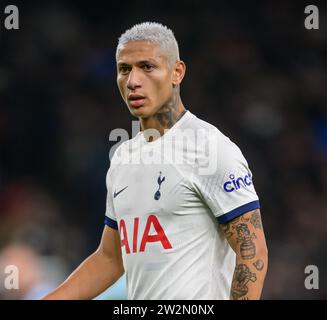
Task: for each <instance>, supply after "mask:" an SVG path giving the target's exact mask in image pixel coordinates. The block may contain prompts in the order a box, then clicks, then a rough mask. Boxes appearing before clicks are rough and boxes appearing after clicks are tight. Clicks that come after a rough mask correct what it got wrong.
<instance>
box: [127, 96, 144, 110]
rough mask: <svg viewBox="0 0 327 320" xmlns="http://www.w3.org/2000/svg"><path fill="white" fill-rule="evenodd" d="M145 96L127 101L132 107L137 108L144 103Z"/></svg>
mask: <svg viewBox="0 0 327 320" xmlns="http://www.w3.org/2000/svg"><path fill="white" fill-rule="evenodd" d="M144 101H145V98H138V99H134V100H129V103H130V104H131V106H132V107H134V108H138V107H141V106H142V105H143V104H144Z"/></svg>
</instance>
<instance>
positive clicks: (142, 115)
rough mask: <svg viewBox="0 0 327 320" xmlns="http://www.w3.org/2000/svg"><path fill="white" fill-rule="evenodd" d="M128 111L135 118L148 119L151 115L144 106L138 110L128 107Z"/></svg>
mask: <svg viewBox="0 0 327 320" xmlns="http://www.w3.org/2000/svg"><path fill="white" fill-rule="evenodd" d="M129 110H130V112H131V114H132V115H133V116H134V117H137V118H149V117H150V116H151V115H152V114H151V112H149V110H148V108H146V107H145V106H141V107H138V108H132V107H130V108H129Z"/></svg>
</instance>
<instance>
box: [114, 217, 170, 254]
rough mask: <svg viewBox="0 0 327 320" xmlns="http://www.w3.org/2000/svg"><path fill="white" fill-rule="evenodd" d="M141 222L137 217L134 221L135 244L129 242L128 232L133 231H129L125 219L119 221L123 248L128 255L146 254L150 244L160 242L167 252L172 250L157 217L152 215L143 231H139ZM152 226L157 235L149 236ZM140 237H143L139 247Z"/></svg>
mask: <svg viewBox="0 0 327 320" xmlns="http://www.w3.org/2000/svg"><path fill="white" fill-rule="evenodd" d="M139 222H140V218H139V217H135V218H134V221H133V243H130V242H129V241H128V232H131V230H129V231H127V228H126V222H125V220H124V219H121V220H120V221H119V232H120V239H121V240H120V242H121V247H122V248H123V247H124V248H125V250H126V254H130V253H137V252H144V251H145V250H146V245H147V243H149V242H158V243H159V244H160V245H161V246H162V247H163V248H164V249H166V250H167V249H171V248H172V245H171V243H170V242H169V240H168V237H167V236H166V233H165V231H164V229H163V228H162V226H161V224H160V222H159V220H158V218H157V217H156V216H155V215H153V214H151V215H149V216H148V218H147V220H146V224H145V228H144V230H143V231H142V230H139ZM151 226H152V227H153V229H154V230H155V233H153V232H151V234H149V233H150V229H151ZM140 231H141V232H140ZM139 236H142V238H141V242H140V245H138V244H139Z"/></svg>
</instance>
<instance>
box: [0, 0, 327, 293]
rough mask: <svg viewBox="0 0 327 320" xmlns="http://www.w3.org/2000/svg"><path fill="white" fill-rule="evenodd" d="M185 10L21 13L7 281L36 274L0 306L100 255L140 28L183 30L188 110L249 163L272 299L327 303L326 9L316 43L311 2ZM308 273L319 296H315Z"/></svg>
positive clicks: (2, 256)
mask: <svg viewBox="0 0 327 320" xmlns="http://www.w3.org/2000/svg"><path fill="white" fill-rule="evenodd" d="M178 3H179V4H178V5H177V4H174V2H170V1H163V2H161V4H160V3H157V4H156V5H154V4H153V5H151V6H149V5H147V4H146V2H143V1H137V2H135V1H124V6H122V5H120V4H119V3H116V4H111V5H109V4H107V5H104V4H102V5H98V6H97V5H96V4H94V5H93V6H91V5H90V4H89V3H84V4H82V3H80V4H79V5H77V4H75V5H74V4H68V2H63V1H56V2H55V3H50V2H49V3H47V4H45V3H44V2H41V1H39V2H37V1H29V2H28V3H27V2H25V3H24V4H21V5H18V4H17V5H18V7H19V9H20V29H19V30H14V31H3V30H2V34H1V37H0V280H1V279H2V278H3V277H5V275H4V274H3V272H2V270H3V268H2V267H1V266H3V265H8V264H16V265H17V266H21V267H20V270H29V271H28V272H27V271H26V272H25V273H24V272H23V271H21V278H22V281H21V289H20V290H6V289H5V288H2V285H1V283H3V282H0V299H12V298H13V299H38V298H40V297H41V296H42V295H43V294H44V293H45V292H47V291H49V290H51V288H53V287H54V286H56V285H57V284H58V283H60V282H61V281H62V280H63V279H64V278H65V277H66V276H67V275H68V274H69V273H70V272H71V271H72V270H73V269H74V268H75V267H76V266H77V265H78V264H79V263H80V262H81V261H82V260H83V259H84V258H85V257H86V256H87V255H89V254H90V253H91V252H92V251H93V250H94V249H95V248H96V247H97V245H98V243H99V240H100V237H101V232H102V229H103V220H104V212H105V197H106V187H105V176H106V171H107V169H108V167H109V164H110V161H109V150H110V147H111V146H112V145H113V144H114V143H115V142H113V141H109V139H108V137H109V133H110V131H111V130H113V129H115V128H124V129H126V130H127V131H128V132H130V133H131V129H132V126H131V121H132V120H134V119H133V118H132V117H131V115H130V114H129V112H128V110H127V107H126V106H125V105H124V103H123V101H122V100H121V98H120V95H119V92H118V89H117V86H116V69H115V49H116V45H117V40H118V37H119V36H120V34H121V33H122V32H124V31H125V30H126V29H127V28H129V27H131V26H132V25H133V24H135V23H138V22H142V21H158V22H161V23H163V24H166V25H167V26H169V27H170V28H172V29H173V31H174V33H175V36H176V38H177V40H178V42H179V46H180V54H181V58H182V59H183V60H184V61H185V62H186V65H187V75H186V78H185V79H184V81H183V83H182V87H181V94H182V99H183V102H184V104H185V106H186V107H187V109H189V110H191V112H192V113H194V114H196V115H197V116H198V117H200V118H202V119H204V120H207V121H208V122H210V123H212V124H214V125H215V126H217V127H218V128H219V129H220V130H221V131H222V132H223V133H225V134H226V135H227V136H229V137H230V138H231V139H232V140H233V141H234V142H236V143H237V144H238V145H239V146H240V148H241V150H242V151H243V153H244V155H245V157H246V158H247V160H248V162H249V165H250V168H251V171H252V172H253V174H254V181H255V186H256V190H257V192H258V194H259V197H260V200H261V206H262V216H263V223H264V227H265V232H266V237H267V243H268V248H269V270H268V275H267V279H266V284H265V287H264V292H263V298H265V299H321V298H325V299H326V298H327V272H326V270H327V250H326V249H325V246H324V245H325V243H327V232H326V229H327V228H326V227H327V166H326V164H327V90H326V89H327V87H326V85H327V59H326V57H327V28H326V26H327V10H326V7H323V6H322V4H321V6H320V5H319V9H320V21H321V22H320V30H311V31H309V30H306V29H305V28H304V18H305V14H304V5H301V4H300V2H295V1H293V2H291V1H265V2H263V1H261V2H258V3H257V4H256V5H253V7H248V4H245V3H244V2H242V1H235V2H232V3H229V4H226V3H225V4H222V3H219V4H216V5H214V4H213V3H210V2H208V3H207V4H206V3H205V2H204V1H188V2H186V1H181V2H178ZM0 9H1V10H2V8H0ZM307 265H316V266H317V267H318V268H319V271H320V274H319V276H320V278H319V284H320V288H319V290H306V289H305V287H304V279H305V276H306V275H305V273H304V269H305V267H306V266H307ZM31 270H35V272H31ZM36 270H39V271H38V272H37V271H36ZM109 292H110V290H109ZM124 294H125V292H124V289H123V286H122V287H121V290H117V294H116V295H115V294H114V295H110V293H108V295H107V296H105V298H106V297H109V298H122V297H124Z"/></svg>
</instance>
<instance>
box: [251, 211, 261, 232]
mask: <svg viewBox="0 0 327 320" xmlns="http://www.w3.org/2000/svg"><path fill="white" fill-rule="evenodd" d="M250 222H251V223H252V225H253V226H254V227H255V228H256V229H261V230H262V223H261V217H260V212H259V210H258V209H257V210H254V211H253V213H252V215H251V219H250Z"/></svg>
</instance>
